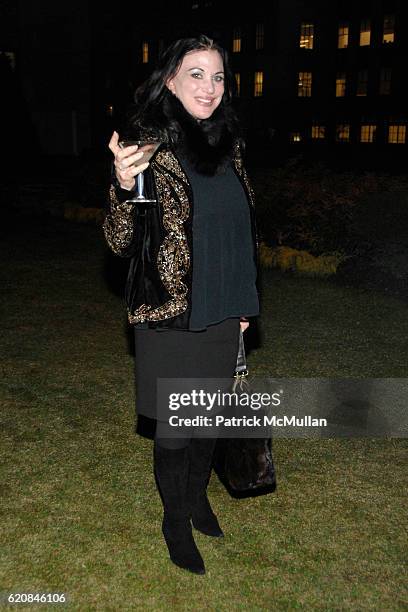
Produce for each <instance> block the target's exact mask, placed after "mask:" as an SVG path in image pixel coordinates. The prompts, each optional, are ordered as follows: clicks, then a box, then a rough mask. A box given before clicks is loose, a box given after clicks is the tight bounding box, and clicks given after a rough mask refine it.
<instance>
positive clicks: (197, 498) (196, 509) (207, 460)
mask: <svg viewBox="0 0 408 612" xmlns="http://www.w3.org/2000/svg"><path fill="white" fill-rule="evenodd" d="M216 442H217V440H216V439H214V438H193V439H192V440H191V442H190V446H189V450H190V475H189V481H188V500H189V505H190V512H191V520H192V523H193V526H194V527H195V528H196V529H198V531H201V532H202V533H204V534H205V535H209V536H213V537H218V538H219V537H222V536H223V535H224V533H223V531H222V529H221V527H220V526H219V524H218V520H217V517H216V516H215V514H214V512H213V511H212V509H211V506H210V502H209V501H208V497H207V484H208V481H209V478H210V473H211V466H212V457H213V453H214V448H215V444H216Z"/></svg>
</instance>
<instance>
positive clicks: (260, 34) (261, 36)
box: [255, 23, 265, 49]
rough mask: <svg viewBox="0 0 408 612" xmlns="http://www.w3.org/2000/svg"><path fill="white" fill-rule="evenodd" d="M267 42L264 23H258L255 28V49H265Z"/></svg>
mask: <svg viewBox="0 0 408 612" xmlns="http://www.w3.org/2000/svg"><path fill="white" fill-rule="evenodd" d="M264 42H265V28H264V24H263V23H257V24H256V29H255V49H263V48H264Z"/></svg>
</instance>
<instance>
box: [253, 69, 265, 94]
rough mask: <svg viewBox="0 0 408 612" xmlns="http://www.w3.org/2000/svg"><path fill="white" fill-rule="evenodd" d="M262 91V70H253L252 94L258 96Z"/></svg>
mask: <svg viewBox="0 0 408 612" xmlns="http://www.w3.org/2000/svg"><path fill="white" fill-rule="evenodd" d="M262 93H263V72H255V78H254V96H255V98H259V97H260V96H262Z"/></svg>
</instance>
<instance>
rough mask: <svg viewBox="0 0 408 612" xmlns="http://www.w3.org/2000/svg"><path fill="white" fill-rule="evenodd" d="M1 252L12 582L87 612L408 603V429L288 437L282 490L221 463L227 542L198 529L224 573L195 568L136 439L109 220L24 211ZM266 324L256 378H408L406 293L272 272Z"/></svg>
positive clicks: (214, 488) (5, 508) (216, 495)
mask: <svg viewBox="0 0 408 612" xmlns="http://www.w3.org/2000/svg"><path fill="white" fill-rule="evenodd" d="M0 248H1V251H2V252H1V257H2V259H1V260H2V261H3V262H5V261H7V260H8V262H9V263H8V264H7V266H4V273H3V276H4V282H3V291H2V297H1V302H2V306H3V310H4V312H3V319H2V320H3V324H2V338H1V342H2V345H3V346H2V351H1V355H2V369H3V376H2V383H1V403H2V417H1V419H2V430H3V435H2V459H1V474H0V486H1V492H2V500H3V501H2V517H1V525H2V531H3V535H2V547H1V561H0V563H1V576H2V577H1V584H0V591H2V592H9V591H18V592H22V591H26V592H27V591H28V592H37V591H41V592H64V593H66V594H67V595H68V598H69V602H70V603H69V609H73V610H146V609H151V610H168V609H175V610H217V611H221V610H225V611H230V610H251V611H252V610H253V611H255V610H297V609H299V610H300V609H302V610H303V609H305V610H356V611H357V610H406V609H407V607H408V598H407V589H406V585H407V575H406V565H405V564H406V556H407V548H406V532H405V530H404V528H405V527H406V519H407V515H406V507H407V499H406V493H405V488H406V466H407V446H408V445H407V443H406V441H405V440H396V439H394V440H391V439H390V440H359V439H353V440H344V439H338V440H300V439H298V440H284V439H277V440H276V441H275V442H274V453H275V462H276V468H277V473H278V490H277V492H276V493H274V494H272V495H267V496H261V497H255V498H248V499H245V500H237V499H232V498H231V497H230V496H229V495H228V494H227V493H226V491H225V489H224V488H223V486H222V485H221V483H220V482H219V481H218V479H217V477H216V476H214V475H213V477H212V480H211V483H210V496H211V499H212V502H213V505H214V508H215V510H216V511H217V512H218V513H219V518H220V522H221V524H222V526H223V529H224V531H225V534H226V537H225V538H224V539H223V541H218V540H215V541H214V540H213V539H211V538H207V537H206V536H204V535H201V534H199V533H197V536H196V539H197V543H198V545H199V547H200V550H201V551H202V554H203V557H204V559H205V562H206V567H207V574H206V575H205V576H195V575H192V574H191V575H190V574H188V573H187V572H184V571H182V570H179V569H178V568H176V567H175V566H174V565H173V564H172V563H171V562H170V561H169V560H168V556H167V549H166V546H165V544H164V541H163V539H162V536H161V529H160V527H161V503H160V499H159V495H158V493H157V490H156V488H155V484H154V478H153V474H152V468H151V454H152V442H151V440H149V439H147V438H142V437H139V436H136V435H135V434H134V420H135V418H134V387H133V357H132V355H131V350H130V341H129V335H128V334H127V333H126V321H125V312H124V306H123V302H122V300H121V298H120V296H119V293H120V286H121V283H122V280H123V274H124V263H125V262H122V261H120V260H117V261H114V260H112V258H110V257H107V254H106V249H105V246H104V243H103V239H102V233H101V230H100V229H99V228H95V227H92V226H78V225H71V224H67V223H64V222H62V221H59V220H52V219H47V218H44V219H43V220H39V219H37V220H33V222H30V221H29V220H28V221H26V223H22V222H21V221H19V220H15V221H14V222H13V223H12V224H11V226H10V233H9V238H8V239H7V240H6V241H2V245H1V247H0ZM108 279H109V280H108ZM260 332H261V337H262V344H261V346H259V347H258V348H254V350H252V352H251V353H250V357H249V364H250V366H251V369H252V371H253V372H255V373H257V374H273V375H275V376H279V377H285V376H302V377H313V376H317V377H347V376H350V377H388V376H389V377H406V376H407V371H408V366H407V364H408V346H407V337H408V317H407V307H406V304H404V303H403V302H401V301H399V300H397V299H394V298H391V297H387V296H383V295H381V294H379V293H378V294H376V293H373V292H366V291H359V290H356V289H348V288H344V287H343V288H340V287H336V286H335V285H334V284H331V283H328V282H322V281H317V280H309V279H296V278H291V277H285V276H284V275H280V274H276V273H271V272H267V273H264V275H263V309H262V317H261V321H260ZM31 609H35V608H34V607H32V608H31ZM39 609H45V608H44V607H41V608H39Z"/></svg>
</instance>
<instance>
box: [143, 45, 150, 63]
mask: <svg viewBox="0 0 408 612" xmlns="http://www.w3.org/2000/svg"><path fill="white" fill-rule="evenodd" d="M148 62H149V43H147V42H144V43H142V64H147V63H148Z"/></svg>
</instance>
